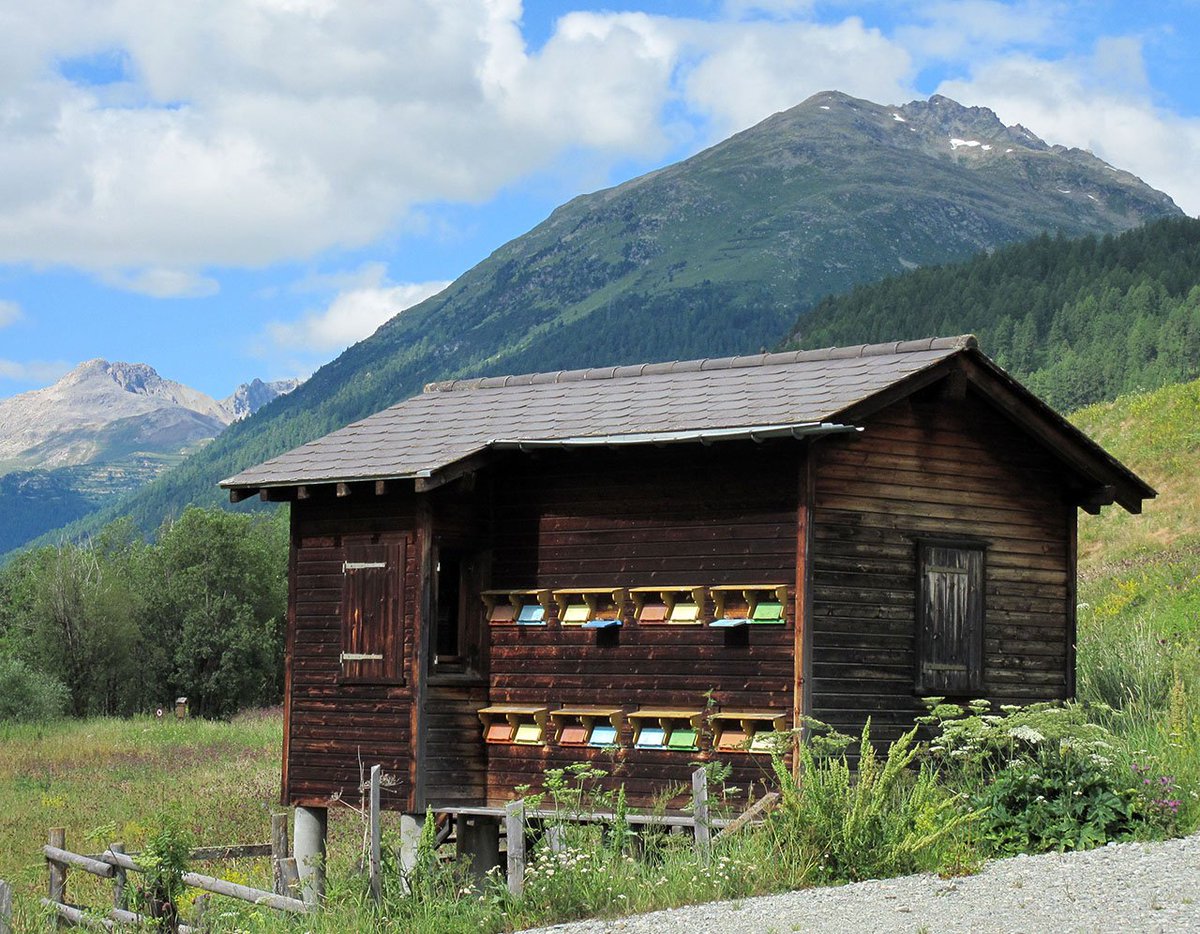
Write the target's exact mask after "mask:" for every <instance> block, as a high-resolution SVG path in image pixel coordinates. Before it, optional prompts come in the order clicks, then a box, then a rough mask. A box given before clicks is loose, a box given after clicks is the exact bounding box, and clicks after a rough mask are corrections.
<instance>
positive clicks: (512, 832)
mask: <svg viewBox="0 0 1200 934" xmlns="http://www.w3.org/2000/svg"><path fill="white" fill-rule="evenodd" d="M504 833H505V835H506V836H507V837H508V891H509V894H510V895H516V896H518V897H519V896H520V895H521V894H522V893H523V892H524V891H525V802H524V800H521V801H510V802H509V803H508V804H506V805H505V806H504Z"/></svg>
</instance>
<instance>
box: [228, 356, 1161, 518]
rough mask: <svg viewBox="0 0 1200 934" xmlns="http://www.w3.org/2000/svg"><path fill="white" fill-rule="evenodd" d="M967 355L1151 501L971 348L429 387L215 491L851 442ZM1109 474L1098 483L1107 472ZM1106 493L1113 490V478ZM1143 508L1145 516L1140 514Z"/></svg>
mask: <svg viewBox="0 0 1200 934" xmlns="http://www.w3.org/2000/svg"><path fill="white" fill-rule="evenodd" d="M963 353H970V355H971V356H972V357H973V358H977V359H978V360H979V361H982V362H984V363H985V364H986V365H987V367H988V368H989V369H991V370H994V371H995V373H997V374H1000V376H1001V377H1003V378H1004V379H1005V380H1007V381H1008V382H1009V383H1011V384H1012V385H1013V386H1015V387H1017V389H1018V390H1019V391H1020V392H1021V393H1023V394H1024V395H1025V396H1026V397H1028V400H1030V401H1031V402H1032V404H1033V405H1035V406H1037V407H1040V409H1041V410H1043V411H1042V412H1041V413H1040V414H1042V415H1043V417H1045V413H1049V416H1050V418H1051V419H1053V420H1054V421H1055V422H1056V423H1057V424H1055V426H1054V427H1055V429H1057V430H1062V431H1065V432H1067V433H1068V434H1070V435H1072V436H1073V440H1074V441H1075V442H1076V443H1079V442H1080V441H1082V442H1083V444H1084V446H1085V447H1088V448H1089V449H1090V453H1091V454H1092V455H1093V456H1096V455H1098V456H1099V458H1101V459H1103V460H1104V461H1106V462H1107V464H1106V466H1107V467H1110V468H1113V469H1115V470H1116V471H1117V472H1119V473H1121V474H1122V475H1123V478H1124V479H1125V480H1128V481H1133V482H1136V483H1137V484H1140V485H1141V490H1140V491H1139V492H1140V495H1141V496H1143V497H1145V496H1153V495H1154V492H1153V490H1151V489H1150V488H1149V487H1147V486H1145V484H1143V483H1141V481H1140V480H1138V478H1137V477H1135V476H1134V475H1133V474H1132V473H1130V472H1129V471H1128V470H1127V469H1126V468H1124V467H1122V466H1121V465H1120V464H1119V463H1117V462H1116V461H1115V460H1113V459H1112V458H1111V457H1109V455H1107V454H1106V453H1105V452H1104V451H1102V450H1101V449H1100V448H1099V447H1097V446H1096V445H1094V444H1093V443H1092V442H1090V441H1088V439H1086V437H1085V436H1083V435H1082V434H1081V433H1079V432H1078V431H1076V429H1074V428H1073V427H1071V426H1070V425H1069V424H1068V423H1067V422H1065V421H1064V420H1062V419H1061V418H1060V417H1058V416H1057V415H1055V414H1054V413H1053V412H1052V411H1051V410H1050V409H1049V408H1048V407H1046V406H1044V405H1043V404H1042V403H1040V402H1038V401H1037V400H1036V399H1035V398H1034V397H1033V396H1032V395H1030V394H1029V393H1028V392H1027V391H1025V390H1024V389H1021V388H1020V387H1019V386H1018V384H1016V383H1015V381H1013V380H1011V378H1009V377H1008V376H1007V374H1004V372H1003V371H1002V370H1000V369H999V368H998V367H995V365H994V364H992V363H991V362H990V361H988V360H987V358H986V357H984V356H983V355H982V354H981V353H979V352H978V350H977V343H976V341H975V338H974V337H972V336H969V335H967V336H962V337H949V338H932V339H928V340H920V341H901V342H893V343H887V344H865V345H862V346H857V347H835V348H829V349H825V350H799V351H789V352H785V353H771V354H757V355H754V356H742V357H724V358H719V359H707V360H689V361H683V362H676V363H650V364H642V365H638V366H621V367H604V368H596V369H588V370H569V371H560V372H557V373H554V372H551V373H534V374H528V375H524V376H499V377H486V378H481V379H469V380H453V381H449V382H441V383H431V384H429V385H428V386H426V387H425V391H424V392H423V393H421V394H420V395H418V396H414V397H413V398H410V399H406V400H405V401H403V402H401V403H399V404H397V405H394V406H392V407H390V408H387V409H384V410H383V411H382V412H378V413H376V414H375V415H372V416H370V417H369V418H365V419H363V420H362V421H359V422H355V423H353V424H351V425H348V426H346V427H345V428H342V429H340V430H338V431H335V432H332V433H331V434H328V435H325V436H324V437H322V438H318V439H317V440H315V441H312V442H309V443H308V444H305V445H302V446H300V447H298V448H295V449H294V450H291V451H289V452H287V453H286V454H282V455H280V456H279V457H276V458H273V459H272V460H269V461H266V462H265V463H262V464H259V465H258V466H256V467H251V468H249V469H248V470H244V471H242V472H241V473H239V474H237V475H235V476H233V477H230V478H228V479H226V480H223V481H221V486H223V487H226V488H229V489H231V490H236V491H243V492H244V491H251V490H255V489H270V488H274V487H289V486H301V485H312V484H322V483H335V482H341V483H351V482H356V481H364V480H392V479H405V478H410V479H411V478H415V479H417V480H418V481H420V480H422V479H423V478H429V477H432V476H435V475H436V474H437V473H438V472H439V471H445V470H446V469H447V468H449V467H451V466H452V465H454V464H457V463H459V462H461V461H463V460H464V459H465V458H469V457H471V456H472V455H477V454H480V453H481V452H484V451H486V450H488V449H494V448H535V447H542V446H576V445H578V446H587V445H590V444H598V445H620V444H639V443H665V442H671V441H714V440H721V439H726V438H746V437H754V438H763V437H772V436H780V435H790V436H794V437H800V436H803V435H806V434H812V433H817V432H824V431H837V430H851V429H849V427H848V426H845V425H842V424H841V421H840V420H841V419H842V418H843V417H844V416H845V415H846V414H847V413H848V412H850V411H851V410H853V409H856V408H858V407H859V406H861V405H862V404H863V403H865V402H867V401H868V400H870V399H871V398H872V397H875V396H878V395H879V394H880V393H883V392H885V391H886V390H889V389H893V388H894V387H897V386H898V385H899V384H902V383H905V381H908V380H910V379H913V378H918V377H919V374H922V373H924V372H925V371H928V370H930V369H931V368H934V367H937V366H938V364H941V363H942V362H943V361H946V360H947V358H949V357H953V356H955V355H958V354H963ZM1111 472H1112V471H1111V470H1105V471H1102V473H1105V474H1108V473H1111ZM1097 479H1098V480H1104V481H1105V482H1108V478H1107V477H1099V478H1097ZM1139 505H1140V503H1139Z"/></svg>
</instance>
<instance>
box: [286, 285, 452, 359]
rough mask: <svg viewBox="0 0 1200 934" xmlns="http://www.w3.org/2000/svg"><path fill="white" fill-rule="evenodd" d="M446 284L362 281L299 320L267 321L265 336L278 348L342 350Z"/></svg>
mask: <svg viewBox="0 0 1200 934" xmlns="http://www.w3.org/2000/svg"><path fill="white" fill-rule="evenodd" d="M449 284H450V283H449V282H410V283H404V284H401V285H388V284H384V283H382V282H378V283H375V284H371V283H369V282H363V283H361V284H358V285H355V286H353V287H351V288H348V289H345V290H343V291H342V292H340V293H338V295H337V296H336V297H335V298H334V299H333V301H332V302H330V304H329V306H328V307H327V308H325V309H324V310H323V311H319V312H312V313H310V314H308V315H305V316H304V317H303V318H301V319H300V320H299V321H292V322H281V321H273V322H271V323H270V324H268V325H267V337H268V338H269V340H270V341H271V342H272V343H273V344H274V345H275V346H276V347H279V348H287V349H300V350H305V351H310V352H322V351H332V350H341V349H343V348H345V347H347V346H349V345H350V344H353V343H355V342H357V341H360V340H362V339H363V338H364V337H368V336H369V335H371V334H373V333H375V331H376V330H377V329H378V328H379V327H380V325H382V324H384V323H385V322H386V321H388V320H390V319H391V318H394V317H395V316H396V315H398V314H400V312H402V311H404V310H405V309H407V308H411V307H412V306H413V305H416V304H419V303H420V302H423V301H424V300H425V299H427V298H429V297H430V296H431V295H436V294H437V293H438V292H440V291H442V289H444V288H446V286H448V285H449Z"/></svg>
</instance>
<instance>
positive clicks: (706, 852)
mask: <svg viewBox="0 0 1200 934" xmlns="http://www.w3.org/2000/svg"><path fill="white" fill-rule="evenodd" d="M778 801H779V794H778V793H777V792H770V793H768V794H766V795H764V796H763V797H762V798H759V799H758V801H756V802H754V803H753V804H752V805H751V806H750V807H749V808H747V809H746V811H744V812H743V813H742V814H740V815H739V816H738V817H736V818H734V819H733V820H724V819H721V818H714V817H713V816H712V815H711V813H710V812H709V806H708V772H707V771H705V770H704V769H703V768H699V769H696V770H695V771H694V772H693V773H692V813H691V815H681V814H672V815H653V814H650V815H646V814H628V815H626V820H627V821H628V823H629V824H630V825H631V826H632V825H634V824H640V825H643V826H647V825H649V826H667V827H670V828H671V829H672V830H673V831H677V832H685V831H686V830H687V829H691V831H692V833H693V836H694V839H695V842H696V844H695V845H696V853H697V854H698V855H699V856H700V858H701V859H702V860H704V861H705V862H707V861H708V859H709V858H710V857H711V855H712V847H713V843H714V841H716V840H718V839H719V838H721V837H724V836H730V835H732V834H735V833H737V832H738V831H740V830H742V829H743V828H745V827H747V826H749V825H750V824H752V823H755V822H756V821H760V820H762V819H763V818H764V817H766V815H767V813H768V812H769V811H770V810H771V809H772V808H773V807H774V806H775V805H776V803H777V802H778ZM477 810H482V809H477ZM563 819H564V817H563V815H562V814H561V813H559V812H557V811H554V810H541V809H539V810H532V809H529V808H526V806H525V801H524V800H520V801H511V802H509V803H508V805H507V806H506V807H505V808H504V835H505V837H506V843H505V846H506V849H507V870H508V873H507V879H508V890H509V892H511V893H512V894H513V895H520V894H521V893H522V892H524V890H525V867H526V860H525V849H526V831H527V828H528V827H529V825H530V822H531V821H534V822H538V823H540V824H542V825H543V827H544V828H545V834H546V839H547V841H548V842H549V845H550V847H551V848H558V847H559V846H560V845H561V844H559V843H556V840H558V839H561V823H557V822H561V821H562V820H563ZM566 819H567V820H569V821H579V822H587V821H600V822H606V823H610V822H612V821H614V820H616V819H617V815H616V814H613V813H599V812H597V813H588V814H573V815H570V816H569V817H567V818H566Z"/></svg>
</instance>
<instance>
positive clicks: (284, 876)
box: [0, 814, 310, 934]
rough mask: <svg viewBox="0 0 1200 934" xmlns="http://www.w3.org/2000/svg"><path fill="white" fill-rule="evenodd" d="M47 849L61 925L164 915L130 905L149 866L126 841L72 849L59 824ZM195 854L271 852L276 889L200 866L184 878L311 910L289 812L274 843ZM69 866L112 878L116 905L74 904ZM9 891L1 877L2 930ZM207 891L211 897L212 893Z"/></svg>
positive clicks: (0, 931) (185, 930) (288, 908)
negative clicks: (134, 883)
mask: <svg viewBox="0 0 1200 934" xmlns="http://www.w3.org/2000/svg"><path fill="white" fill-rule="evenodd" d="M42 854H43V856H45V858H46V865H47V868H48V871H49V896H48V897H46V898H43V899H42V900H41V901H42V904H43V905H45V906H47V907H49V908H50V909H52V910H53V912H54V919H55V927H62V926H64V925H65V926H68V927H70V926H78V927H85V928H93V929H96V930H106V931H111V930H115V929H116V928H117V927H118V926H120V925H128V924H147V923H154V922H155V921H161V920H162V919H161V918H156V917H152V916H147V915H143V914H139V913H137V912H134V911H130V910H129V909H128V904H127V898H126V884H127V877H128V873H130V872H142V873H144V872H146V869H145V867H143V866H141V865H140V864H139V863H138V862H137V860H136V858H135V857H136V855H137V854H127V853H126V852H125V849H124V847H123V846H122V845H121V844H120V843H114V844H113V845H112V846H111V847H109V848H108V849H107V850H106V851H105V852H103V853H99V854H95V855H90V856H89V855H85V854H83V853H75V852H72V851H71V850H69V849H67V842H66V831H65V830H64V829H63V828H61V827H55V828H53V829H52V830H51V831H50V834H49V841H48V842H47V844H46V846H44V847H42ZM190 856H191V858H192V859H193V860H195V861H198V862H215V861H219V860H230V859H247V858H256V857H264V856H270V857H271V861H272V875H273V879H274V886H275V891H273V892H268V891H266V890H265V889H257V888H254V887H252V886H248V885H241V884H240V883H237V882H230V881H228V880H227V879H218V878H217V877H215V876H210V875H204V874H202V873H198V872H185V873H183V874H182V876H181V880H182V882H183V884H184V885H186V886H189V887H190V888H194V889H200V890H201V891H203V892H210V893H212V894H214V895H223V896H225V897H226V898H234V899H238V900H240V901H244V902H250V903H251V904H254V905H262V906H264V907H267V908H272V909H274V910H275V911H283V912H289V913H292V914H304V913H306V912H308V911H309V910H310V906H308V905H306V904H305V903H304V902H303V901H301V900H300V899H299V898H295V897H294V896H293V895H292V892H294V891H295V888H296V885H297V883H298V873H297V869H296V860H295V858H294V857H292V856H290V855H289V854H288V833H287V815H286V814H275V815H272V817H271V842H270V843H265V844H259V843H254V844H237V845H231V846H209V847H199V848H197V849H194V850H192V852H191V854H190ZM68 869H76V870H80V871H82V872H86V873H89V874H91V875H93V876H98V877H99V878H102V879H112V880H113V906H112V908H111V909H107V910H106V911H94V910H90V909H87V908H84V907H82V906H80V905H73V904H71V903H70V901H69V900H68V898H67V870H68ZM6 891H7V887H6V886H4V884H3V883H0V934H8V931H7V929H6V926H5V925H6V922H5V916H4V913H3V906H4V902H3V897H4V894H5V892H6ZM201 897H202V898H207V896H201ZM197 901H199V899H197ZM174 929H175V930H177V931H179V932H180V934H189V932H193V931H198V928H195V927H192V926H189V925H187V924H177V925H176V927H175V928H174Z"/></svg>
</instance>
